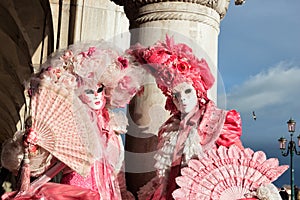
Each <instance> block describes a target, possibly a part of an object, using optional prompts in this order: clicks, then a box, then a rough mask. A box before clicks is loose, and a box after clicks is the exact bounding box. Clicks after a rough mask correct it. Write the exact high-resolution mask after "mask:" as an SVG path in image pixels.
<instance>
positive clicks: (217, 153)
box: [173, 145, 288, 200]
mask: <svg viewBox="0 0 300 200" xmlns="http://www.w3.org/2000/svg"><path fill="white" fill-rule="evenodd" d="M287 169H288V166H287V165H282V166H279V162H278V159H276V158H270V159H266V154H265V153H264V152H262V151H257V152H253V150H251V149H249V148H246V149H243V150H241V149H240V148H238V147H237V146H235V145H233V146H231V147H230V148H226V147H223V146H220V147H219V148H218V149H213V150H210V151H209V152H207V154H206V155H205V156H204V158H201V160H196V159H192V160H190V161H189V163H188V166H187V167H184V168H182V170H181V174H182V176H180V177H177V178H176V183H177V184H178V185H179V186H180V188H179V189H177V190H175V191H174V192H173V197H174V198H175V199H176V200H180V199H197V200H229V199H232V200H237V199H241V198H245V194H248V193H251V192H252V191H255V190H256V189H257V188H258V187H259V186H261V185H263V184H269V183H271V182H273V181H274V180H276V179H277V178H278V177H279V176H280V175H281V174H283V173H284V172H285V171H286V170H287Z"/></svg>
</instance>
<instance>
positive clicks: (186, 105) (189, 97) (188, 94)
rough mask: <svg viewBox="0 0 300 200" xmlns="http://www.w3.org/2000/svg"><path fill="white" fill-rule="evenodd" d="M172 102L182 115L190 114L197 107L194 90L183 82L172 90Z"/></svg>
mask: <svg viewBox="0 0 300 200" xmlns="http://www.w3.org/2000/svg"><path fill="white" fill-rule="evenodd" d="M172 94H173V102H174V104H175V106H176V107H177V109H178V110H179V111H180V112H181V113H182V114H187V113H189V112H191V111H192V110H193V109H194V108H195V107H196V106H197V105H198V98H197V94H196V90H195V89H194V87H193V86H192V84H190V83H187V82H183V83H180V84H178V85H177V86H176V87H174V88H173V90H172Z"/></svg>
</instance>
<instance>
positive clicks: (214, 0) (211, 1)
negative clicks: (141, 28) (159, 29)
mask: <svg viewBox="0 0 300 200" xmlns="http://www.w3.org/2000/svg"><path fill="white" fill-rule="evenodd" d="M113 1H114V2H115V3H116V4H118V5H121V6H124V7H125V11H126V14H127V15H128V17H129V19H132V18H131V17H132V16H134V14H132V13H131V12H134V10H136V9H139V8H141V7H143V6H145V5H149V4H155V3H163V2H184V3H191V4H198V5H202V6H206V7H208V8H212V9H214V10H215V11H216V12H217V13H218V14H219V16H220V19H222V18H223V17H224V16H225V15H226V13H227V10H228V6H229V3H230V0H113ZM244 2H245V0H235V5H241V4H243V3H244ZM128 8H130V9H128ZM133 8H135V9H134V10H133ZM153 15H154V14H153ZM174 15H176V14H174ZM174 17H175V16H173V17H172V18H174ZM160 18H166V15H165V16H161V17H160ZM160 18H159V19H160ZM153 19H154V18H153ZM140 20H142V19H140ZM192 20H196V19H193V18H192Z"/></svg>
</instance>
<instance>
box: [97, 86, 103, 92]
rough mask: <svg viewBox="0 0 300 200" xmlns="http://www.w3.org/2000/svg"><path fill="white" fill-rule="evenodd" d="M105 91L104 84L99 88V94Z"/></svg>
mask: <svg viewBox="0 0 300 200" xmlns="http://www.w3.org/2000/svg"><path fill="white" fill-rule="evenodd" d="M103 89H104V85H103V84H101V86H100V87H99V88H98V90H97V93H100V92H102V91H103Z"/></svg>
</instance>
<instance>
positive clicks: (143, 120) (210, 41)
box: [115, 0, 243, 193]
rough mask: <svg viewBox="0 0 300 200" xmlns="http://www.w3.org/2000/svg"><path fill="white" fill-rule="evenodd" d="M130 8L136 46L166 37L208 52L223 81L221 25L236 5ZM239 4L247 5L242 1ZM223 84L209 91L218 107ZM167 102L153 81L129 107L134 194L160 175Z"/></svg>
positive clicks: (213, 1)
mask: <svg viewBox="0 0 300 200" xmlns="http://www.w3.org/2000/svg"><path fill="white" fill-rule="evenodd" d="M115 2H116V3H118V4H120V5H124V9H125V13H126V15H127V17H128V18H129V20H130V29H131V41H132V44H134V43H135V42H139V43H141V44H143V45H146V46H147V45H151V44H153V43H154V42H156V41H157V40H164V39H165V35H166V33H168V34H169V35H170V36H172V35H173V36H174V39H175V41H177V42H184V43H186V44H188V45H190V46H191V47H192V48H193V50H194V51H196V52H197V51H198V50H201V49H202V50H204V52H205V54H206V55H203V54H202V55H201V54H200V55H201V56H204V57H205V58H206V59H208V62H209V65H210V68H211V71H212V73H213V74H214V76H215V77H216V78H217V61H218V59H217V58H218V35H219V31H220V20H221V19H222V18H223V17H224V16H225V14H226V12H227V9H228V6H229V2H230V0H184V1H176V0H175V1H168V0H157V1H148V0H136V1H130V0H126V1H118V0H115ZM235 3H236V4H241V3H243V0H236V2H235ZM216 85H217V80H216V83H215V85H214V87H213V88H212V89H211V90H210V91H209V97H210V98H211V99H212V100H215V101H216V98H217V87H216ZM164 104H165V98H164V97H163V96H162V94H161V92H160V91H159V90H158V88H157V87H156V85H155V83H154V80H153V78H151V77H149V81H148V82H147V84H146V85H145V91H144V94H143V95H142V96H140V97H136V98H135V99H134V100H133V101H132V102H131V104H130V106H129V119H130V126H129V131H128V134H127V136H126V154H125V155H126V172H127V173H126V175H127V176H126V179H127V185H128V189H129V190H131V191H132V192H133V193H135V192H136V191H137V190H138V188H139V187H140V186H142V185H144V184H145V183H146V182H147V181H148V180H150V179H151V177H153V175H154V172H153V170H154V168H153V164H154V160H153V159H152V157H153V155H154V154H155V150H156V143H157V141H156V140H157V139H156V136H155V135H156V134H157V130H158V127H159V126H160V125H161V124H162V122H164V121H165V120H166V119H167V117H168V113H166V112H165V111H164Z"/></svg>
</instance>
